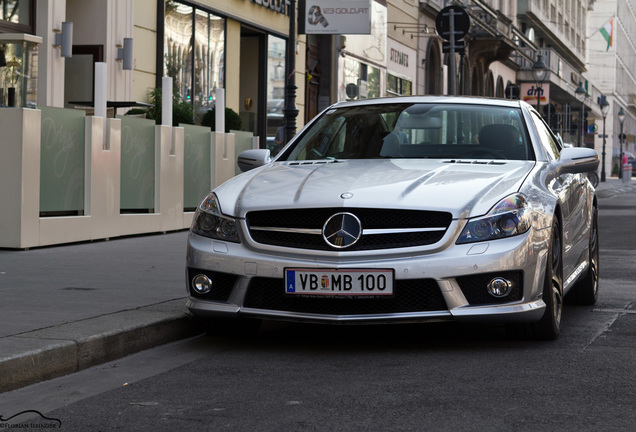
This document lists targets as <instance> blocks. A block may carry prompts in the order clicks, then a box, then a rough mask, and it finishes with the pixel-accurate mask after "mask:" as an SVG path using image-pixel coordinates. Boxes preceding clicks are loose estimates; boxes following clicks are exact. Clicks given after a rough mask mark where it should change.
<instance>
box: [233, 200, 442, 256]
mask: <svg viewBox="0 0 636 432" xmlns="http://www.w3.org/2000/svg"><path fill="white" fill-rule="evenodd" d="M342 212H348V213H352V214H354V215H356V216H357V217H358V219H360V222H361V225H362V228H363V229H364V230H375V233H374V234H363V235H362V237H361V238H360V240H359V241H358V242H357V243H356V244H354V245H353V246H351V247H348V248H346V249H343V251H363V250H378V249H393V248H404V247H413V246H424V245H430V244H434V243H437V242H438V241H440V240H441V239H442V238H443V237H444V234H445V233H446V230H447V229H448V226H449V225H450V223H451V221H452V215H451V214H450V213H446V212H434V211H420V210H390V209H389V210H387V209H368V208H318V209H288V210H265V211H256V212H250V213H248V214H247V217H246V221H247V225H248V228H249V233H250V236H251V237H252V239H253V240H254V241H255V242H257V243H262V244H267V245H272V246H282V247H291V248H297V249H312V250H334V248H333V247H332V246H330V245H329V244H328V243H326V242H325V241H324V239H323V237H322V228H323V226H324V225H325V222H326V221H327V220H328V219H329V218H330V217H331V216H333V215H334V214H336V213H342ZM399 229H407V230H409V232H386V233H383V232H382V230H399ZM427 229H438V230H435V231H426V230H427ZM418 230H422V231H418ZM367 232H368V231H367Z"/></svg>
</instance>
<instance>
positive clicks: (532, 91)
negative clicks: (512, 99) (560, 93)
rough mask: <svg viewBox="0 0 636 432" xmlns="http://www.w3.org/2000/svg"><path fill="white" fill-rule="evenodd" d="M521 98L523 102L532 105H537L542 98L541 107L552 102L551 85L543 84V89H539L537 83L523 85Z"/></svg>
mask: <svg viewBox="0 0 636 432" xmlns="http://www.w3.org/2000/svg"><path fill="white" fill-rule="evenodd" d="M519 96H520V98H521V100H522V101H524V102H527V103H529V104H530V105H537V101H538V100H539V98H541V105H545V104H546V103H549V102H550V83H543V85H542V86H541V87H537V85H536V84H535V83H521V92H520V95H519Z"/></svg>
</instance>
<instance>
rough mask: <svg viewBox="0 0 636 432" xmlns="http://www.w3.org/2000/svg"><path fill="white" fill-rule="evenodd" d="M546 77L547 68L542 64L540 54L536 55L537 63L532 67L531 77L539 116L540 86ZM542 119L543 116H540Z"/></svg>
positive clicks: (541, 91) (541, 90)
mask: <svg viewBox="0 0 636 432" xmlns="http://www.w3.org/2000/svg"><path fill="white" fill-rule="evenodd" d="M547 75H548V67H547V66H546V65H545V63H543V59H542V56H541V54H537V61H536V62H534V64H533V65H532V77H533V78H534V82H535V83H536V84H537V111H539V115H541V110H540V108H541V93H543V89H542V84H543V81H545V77H546V76H547ZM541 117H543V116H541Z"/></svg>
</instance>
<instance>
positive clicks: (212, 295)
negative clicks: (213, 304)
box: [188, 268, 238, 301]
mask: <svg viewBox="0 0 636 432" xmlns="http://www.w3.org/2000/svg"><path fill="white" fill-rule="evenodd" d="M199 274H203V275H206V276H207V277H209V278H210V280H211V281H212V291H210V292H209V293H207V294H199V293H197V292H196V291H195V290H194V289H192V279H193V278H194V277H195V276H196V275H199ZM237 279H238V276H237V275H232V274H228V273H220V272H213V271H208V270H199V269H195V268H188V287H189V290H190V295H191V296H192V297H196V298H200V299H205V300H213V301H227V300H228V299H229V298H230V294H231V293H232V289H233V288H234V284H236V280H237Z"/></svg>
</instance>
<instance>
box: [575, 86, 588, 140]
mask: <svg viewBox="0 0 636 432" xmlns="http://www.w3.org/2000/svg"><path fill="white" fill-rule="evenodd" d="M586 94H587V92H586V91H585V87H583V82H581V81H579V86H578V87H577V88H576V90H574V95H575V96H576V98H577V99H578V100H579V102H581V118H580V122H579V123H580V124H581V133H580V134H579V135H580V136H579V138H580V139H579V147H583V136H584V135H583V134H584V133H585V132H584V131H583V128H584V125H583V117H584V115H585V96H586Z"/></svg>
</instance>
